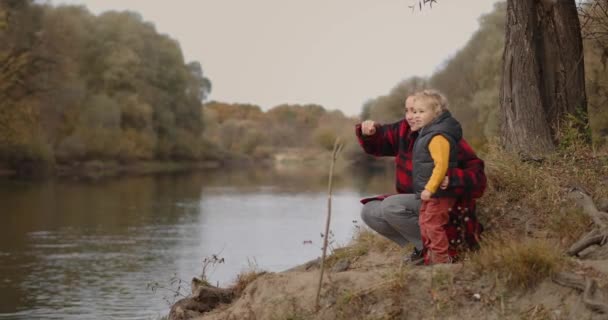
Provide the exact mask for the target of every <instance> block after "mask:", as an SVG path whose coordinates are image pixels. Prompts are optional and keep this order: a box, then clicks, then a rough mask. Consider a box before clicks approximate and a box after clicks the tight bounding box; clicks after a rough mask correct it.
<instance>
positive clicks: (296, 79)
mask: <svg viewBox="0 0 608 320" xmlns="http://www.w3.org/2000/svg"><path fill="white" fill-rule="evenodd" d="M413 2H414V1H413V0H300V1H296V0H242V1H236V0H174V1H159V0H154V1H149V0H52V1H51V3H52V4H82V5H85V6H86V7H88V8H89V10H90V11H91V12H93V13H95V14H99V13H101V12H103V11H106V10H131V11H136V12H139V13H140V14H141V15H142V17H143V19H144V20H146V21H151V22H153V23H154V25H155V26H156V28H157V30H158V31H159V32H160V33H165V34H168V35H170V36H171V37H172V38H174V39H177V40H178V41H179V43H180V45H181V48H182V51H183V53H184V57H185V59H186V62H188V61H192V60H197V61H199V62H200V63H201V65H202V67H203V71H204V73H205V75H206V76H207V77H208V78H209V79H210V80H211V82H212V84H213V90H212V92H211V96H210V97H209V98H210V99H212V100H218V101H224V102H240V103H253V104H257V105H259V106H260V107H262V109H264V110H267V109H269V108H271V107H274V106H276V105H278V104H281V103H290V104H295V103H299V104H302V103H317V104H320V105H322V106H324V107H325V108H327V109H340V110H342V111H343V112H344V113H345V114H347V115H356V114H359V112H360V111H361V106H362V105H363V103H364V102H365V101H366V100H368V99H370V98H375V97H377V96H379V95H383V94H386V93H388V92H389V91H390V89H391V88H392V87H394V86H395V85H396V84H397V83H398V82H400V81H401V80H403V79H406V78H408V77H410V76H414V75H419V76H427V75H430V74H432V73H433V71H434V70H436V69H437V68H438V67H439V66H440V65H441V63H442V62H444V61H445V60H446V59H447V58H449V57H450V56H451V55H453V54H454V53H455V52H456V51H457V50H458V49H459V48H461V47H462V46H464V44H465V43H466V42H467V41H468V39H469V38H470V37H471V35H472V33H473V32H474V31H475V30H476V29H477V28H478V18H479V16H480V15H481V14H483V13H487V12H489V11H491V10H492V8H493V5H494V3H495V2H497V1H496V0H467V1H456V0H439V1H438V4H436V5H434V6H433V9H432V10H429V9H426V10H423V11H422V12H420V11H418V10H416V11H415V12H412V10H411V9H409V8H408V6H409V5H411V4H412V3H413Z"/></svg>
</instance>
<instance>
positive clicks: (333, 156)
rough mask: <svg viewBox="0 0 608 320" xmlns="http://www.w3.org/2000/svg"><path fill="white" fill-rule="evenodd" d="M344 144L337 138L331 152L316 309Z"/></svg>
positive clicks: (316, 308)
mask: <svg viewBox="0 0 608 320" xmlns="http://www.w3.org/2000/svg"><path fill="white" fill-rule="evenodd" d="M342 146H343V145H342V144H341V143H340V138H336V141H335V142H334V150H333V152H332V154H331V165H330V167H329V182H328V186H327V220H326V221H325V234H324V236H323V254H322V255H321V266H320V268H321V272H320V274H319V286H318V287H317V297H316V299H315V310H316V311H319V309H320V307H321V306H320V305H319V299H320V297H321V285H322V284H323V272H324V271H325V256H326V254H327V244H328V243H327V241H328V240H327V239H328V238H329V224H330V222H331V192H332V179H333V175H334V164H335V163H336V158H337V156H338V153H340V150H342Z"/></svg>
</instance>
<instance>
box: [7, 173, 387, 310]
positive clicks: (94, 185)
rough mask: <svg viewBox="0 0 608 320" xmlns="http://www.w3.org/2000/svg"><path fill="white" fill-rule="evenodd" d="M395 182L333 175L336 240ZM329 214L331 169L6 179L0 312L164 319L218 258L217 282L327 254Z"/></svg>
mask: <svg viewBox="0 0 608 320" xmlns="http://www.w3.org/2000/svg"><path fill="white" fill-rule="evenodd" d="M392 179H393V178H392V177H391V173H389V172H384V173H383V174H381V175H379V176H378V175H376V176H373V175H367V174H365V175H362V174H357V173H356V172H353V173H346V174H342V175H340V176H339V177H336V178H335V182H334V183H335V187H334V195H333V198H332V227H331V229H332V233H331V234H330V240H331V241H332V243H333V246H334V247H338V246H340V245H344V244H347V243H348V241H349V240H350V239H351V238H352V236H353V233H354V230H355V229H356V228H358V226H360V225H361V222H360V221H359V220H360V218H359V212H360V208H361V204H360V203H359V199H360V198H361V197H363V196H367V195H369V194H375V193H386V192H390V191H391V189H392ZM326 213H327V173H324V172H323V170H309V169H307V170H288V171H281V172H279V171H276V170H242V171H232V172H229V173H227V172H223V171H219V170H216V171H205V172H193V173H182V174H172V175H149V176H139V177H126V178H119V179H117V178H112V179H103V180H100V181H74V180H50V181H44V182H41V181H16V180H7V179H4V180H0V214H1V217H2V223H1V224H0V319H159V318H160V317H162V316H164V315H166V314H167V313H168V311H169V305H170V303H172V302H173V301H175V300H176V299H179V296H178V297H176V294H175V291H178V292H180V293H181V294H187V293H188V290H189V282H190V279H192V277H194V276H200V275H201V273H202V271H203V266H204V265H205V263H204V261H205V259H208V261H209V259H212V258H213V257H214V255H215V257H217V258H218V259H223V263H207V264H206V267H205V274H206V276H207V277H208V279H209V280H210V281H211V282H212V283H213V284H219V285H220V286H227V285H229V284H230V283H232V281H234V280H235V278H236V276H237V274H238V273H240V272H243V271H248V270H252V269H255V270H265V271H272V272H276V271H281V270H285V269H288V268H290V267H293V266H296V265H298V264H301V263H304V262H306V261H309V260H311V259H314V258H316V257H318V256H320V254H321V244H322V240H323V239H322V238H321V232H322V231H323V230H324V224H325V219H326ZM153 289H155V290H153Z"/></svg>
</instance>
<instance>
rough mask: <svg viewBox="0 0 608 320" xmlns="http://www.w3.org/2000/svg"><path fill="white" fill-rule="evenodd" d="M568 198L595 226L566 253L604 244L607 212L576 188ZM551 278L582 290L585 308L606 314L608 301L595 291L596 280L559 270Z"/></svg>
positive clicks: (573, 252) (570, 254)
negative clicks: (559, 271) (600, 209)
mask: <svg viewBox="0 0 608 320" xmlns="http://www.w3.org/2000/svg"><path fill="white" fill-rule="evenodd" d="M568 198H570V199H572V200H573V201H574V202H575V203H576V204H577V205H578V206H580V207H581V208H582V209H583V212H584V213H585V214H586V215H588V216H589V217H590V218H591V220H592V221H593V223H594V224H595V225H596V226H597V228H595V229H593V230H592V231H591V232H589V233H587V234H586V235H584V236H583V237H582V238H581V239H579V240H578V241H577V242H575V243H574V244H573V245H572V246H570V249H568V250H567V251H566V254H567V255H569V256H578V254H579V253H580V252H581V251H583V250H585V249H586V248H588V247H590V246H592V245H600V246H601V245H604V244H605V243H606V239H607V238H608V229H607V224H606V222H605V220H604V219H606V218H607V217H608V214H606V213H605V212H602V211H599V210H598V209H597V207H596V206H595V204H594V203H593V199H591V197H590V196H589V195H587V194H586V193H585V192H583V191H582V190H580V189H578V188H574V189H572V190H571V191H570V193H569V194H568ZM552 280H553V282H555V283H557V284H559V285H562V286H565V287H569V288H573V289H576V290H579V291H582V292H583V303H584V304H585V306H586V307H587V308H589V309H590V310H592V311H594V312H598V313H602V314H608V303H607V302H606V299H605V298H604V297H603V294H602V292H601V291H600V292H596V287H597V282H596V281H595V280H594V279H591V278H588V277H585V276H582V275H576V274H572V273H566V272H561V273H558V274H557V275H555V276H553V278H552Z"/></svg>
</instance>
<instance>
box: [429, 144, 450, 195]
mask: <svg viewBox="0 0 608 320" xmlns="http://www.w3.org/2000/svg"><path fill="white" fill-rule="evenodd" d="M429 152H430V153H431V158H433V162H435V168H434V169H433V174H432V175H431V178H430V179H429V182H427V184H426V186H425V187H424V189H426V190H428V191H430V192H431V193H435V192H437V189H438V188H439V185H441V182H442V181H443V178H444V177H445V175H446V173H447V172H448V166H449V162H450V142H449V141H448V140H447V139H446V138H445V137H444V136H442V135H436V136H434V137H433V139H431V142H430V143H429Z"/></svg>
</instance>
